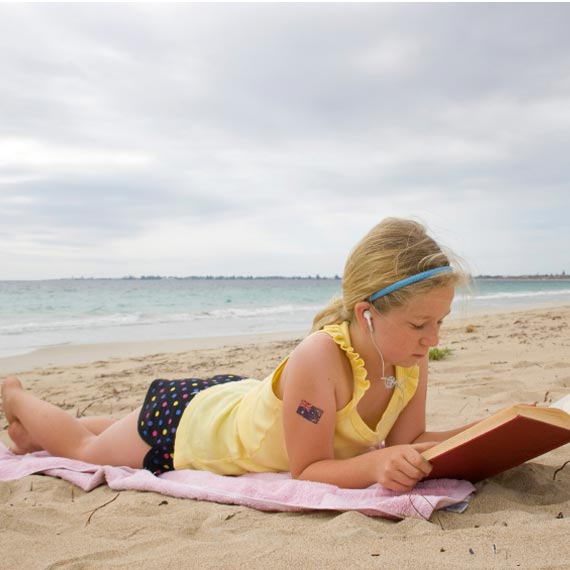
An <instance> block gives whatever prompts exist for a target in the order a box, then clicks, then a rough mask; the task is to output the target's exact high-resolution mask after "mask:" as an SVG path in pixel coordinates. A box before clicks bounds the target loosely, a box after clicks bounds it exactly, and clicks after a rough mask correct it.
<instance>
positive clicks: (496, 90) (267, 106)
mask: <svg viewBox="0 0 570 570" xmlns="http://www.w3.org/2000/svg"><path fill="white" fill-rule="evenodd" d="M569 21H570V4H556V3H555V4H532V3H531V4H527V3H523V4H518V3H517V4H494V3H481V4H472V3H469V4H439V3H435V4H413V3H402V4H393V3H389V4H382V3H363V4H350V3H332V4H326V3H314V4H289V3H279V4H270V3H254V4H221V3H212V4H192V3H186V4H137V3H128V4H113V3H110V4H108V3H106V4H74V3H71V4H46V3H40V4H6V3H4V4H1V5H0V77H1V78H2V79H1V81H0V280H1V279H10V280H12V279H51V278H62V277H122V276H125V275H135V276H139V275H176V276H186V275H235V274H237V275H276V274H278V275H315V274H319V275H326V276H332V275H335V274H339V275H340V274H342V271H343V266H344V262H345V259H346V257H347V255H348V254H349V252H350V250H351V248H352V247H353V245H354V244H355V243H356V242H357V241H358V240H359V239H360V238H361V237H362V236H363V235H364V234H365V233H366V232H367V231H368V230H369V229H370V228H371V227H372V226H373V225H375V224H376V223H377V222H379V221H380V220H381V219H383V218H385V217H387V216H399V217H410V218H413V219H415V220H418V221H421V222H422V223H424V224H426V225H427V227H428V228H429V230H430V232H431V234H432V235H434V236H435V237H436V239H438V240H439V241H440V242H441V243H442V244H444V245H445V246H447V247H449V248H451V249H452V250H453V251H455V252H456V253H457V254H458V255H459V256H461V257H462V258H463V259H464V260H465V261H466V263H467V266H468V267H469V268H470V269H471V271H472V272H473V273H474V274H510V275H519V274H535V273H560V272H562V271H566V272H570V253H569V251H570V249H569V247H568V246H569V244H570V223H569V222H568V216H569V212H568V211H569V208H568V206H570V193H569V186H570V159H569V158H568V156H569V154H570V151H569V148H570V35H569V34H568V33H567V30H568V22H569Z"/></svg>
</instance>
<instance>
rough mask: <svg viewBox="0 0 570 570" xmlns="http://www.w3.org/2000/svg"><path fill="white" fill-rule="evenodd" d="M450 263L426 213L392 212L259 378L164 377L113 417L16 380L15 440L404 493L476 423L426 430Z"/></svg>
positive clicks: (70, 451)
mask: <svg viewBox="0 0 570 570" xmlns="http://www.w3.org/2000/svg"><path fill="white" fill-rule="evenodd" d="M450 262H451V260H450V256H449V255H448V254H445V253H444V252H443V251H442V249H441V247H440V246H438V244H437V243H436V242H435V241H434V240H433V239H432V238H431V237H429V236H428V235H427V234H426V231H425V229H424V228H423V227H422V226H421V225H420V224H418V223H416V222H412V221H408V220H400V219H393V218H389V219H386V220H384V221H383V222H381V223H380V224H378V225H377V226H376V227H374V228H373V229H372V230H371V231H370V232H369V233H368V234H367V235H366V236H365V237H364V238H363V239H362V241H361V242H360V243H359V244H357V246H356V247H355V249H354V250H353V251H352V253H351V255H350V257H349V258H348V260H347V263H346V266H345V271H344V277H343V282H342V289H343V293H342V297H341V298H339V299H337V300H334V301H333V302H332V303H331V304H330V305H329V306H328V307H327V308H326V309H324V310H323V311H322V312H321V313H319V314H318V315H317V316H316V317H315V320H314V323H313V331H312V332H313V334H311V335H309V336H308V337H306V338H305V339H304V340H303V341H302V342H301V343H300V344H299V345H298V346H297V347H296V348H295V350H293V352H292V353H291V354H290V355H289V357H288V358H286V359H285V361H284V362H283V363H282V364H281V365H280V366H279V367H278V368H277V369H276V370H275V371H274V372H273V373H272V374H271V375H270V376H268V377H267V378H266V379H265V380H264V381H262V382H259V381H257V380H253V379H244V378H241V377H239V376H233V375H226V376H215V377H213V378H210V379H206V380H200V379H196V378H188V379H184V380H174V381H167V380H155V381H154V382H153V383H152V384H151V386H150V388H149V390H148V393H147V395H146V398H145V400H144V403H143V405H142V407H141V408H139V409H137V410H135V411H133V412H132V413H131V414H129V415H128V416H126V417H125V418H123V419H121V420H118V421H113V420H110V419H105V418H82V419H81V420H77V419H75V418H73V417H72V416H70V415H69V414H67V413H66V412H65V411H64V410H61V409H59V408H57V407H55V406H53V405H51V404H49V403H47V402H45V401H43V400H40V399H38V398H36V397H34V396H32V395H31V394H29V393H28V392H25V391H24V390H23V388H22V386H21V384H20V382H19V381H18V380H17V379H16V378H8V379H6V380H5V381H4V383H3V386H2V398H3V403H4V413H5V415H6V419H7V420H8V423H9V427H8V433H9V435H10V437H11V439H12V440H13V442H14V444H15V445H14V446H13V448H12V450H13V451H14V452H15V453H19V454H22V453H27V452H30V451H35V450H38V449H44V450H47V451H48V452H49V453H51V454H52V455H58V456H64V457H69V458H73V459H80V460H83V461H86V462H90V463H96V464H108V465H126V466H130V467H134V468H140V467H144V468H146V469H149V470H151V471H152V472H154V473H155V474H157V475H158V474H160V473H162V472H164V471H167V470H169V469H173V468H174V469H184V468H192V469H205V470H210V471H213V472H215V473H220V474H230V475H237V474H242V473H245V472H259V471H290V472H291V474H292V476H293V477H294V478H298V479H308V480H312V481H320V482H324V483H331V484H334V485H337V486H340V487H353V488H358V487H367V486H369V485H372V484H374V483H380V484H381V485H382V486H384V487H385V488H387V489H391V490H393V491H399V492H406V491H408V490H410V489H411V488H412V487H413V486H414V485H415V484H416V483H417V482H418V481H420V480H421V479H422V478H423V477H425V476H426V475H428V474H429V472H430V469H431V467H430V465H429V463H428V462H427V461H426V460H424V458H423V457H422V455H421V453H422V451H425V450H427V449H428V448H429V447H430V446H432V445H433V444H434V443H435V442H437V441H442V440H444V439H447V438H448V437H451V436H452V435H454V434H455V433H458V432H459V431H461V430H463V429H465V428H466V427H467V426H464V427H463V428H460V429H456V430H452V431H449V432H439V433H433V432H431V433H430V432H426V425H425V408H426V389H427V376H428V352H429V348H430V347H432V346H435V345H437V344H438V334H439V328H440V326H441V323H442V321H443V319H444V318H445V317H446V315H447V314H448V313H449V311H450V306H451V302H452V300H453V296H454V290H455V286H456V285H457V284H458V283H459V282H461V281H464V280H465V278H466V276H465V275H464V274H463V273H462V272H461V271H460V270H459V269H458V267H457V264H456V263H455V264H454V266H453V267H452V265H451V263H450ZM382 442H384V445H381V444H382Z"/></svg>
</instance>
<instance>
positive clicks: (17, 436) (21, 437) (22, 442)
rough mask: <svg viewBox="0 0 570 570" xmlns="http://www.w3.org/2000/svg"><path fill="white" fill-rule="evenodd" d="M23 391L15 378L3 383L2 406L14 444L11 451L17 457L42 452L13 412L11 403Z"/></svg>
mask: <svg viewBox="0 0 570 570" xmlns="http://www.w3.org/2000/svg"><path fill="white" fill-rule="evenodd" d="M22 390H23V388H22V383H21V382H20V381H19V380H18V379H17V378H15V377H13V376H11V377H9V378H6V380H4V382H3V383H2V404H3V406H4V415H5V416H6V419H7V420H8V435H9V436H10V439H11V440H12V441H13V442H14V445H13V446H12V447H11V448H10V449H11V450H12V452H13V453H16V454H17V455H23V454H24V453H31V452H32V451H39V450H40V447H39V446H37V445H36V444H35V443H34V442H33V441H32V440H31V438H30V436H29V434H28V432H27V431H26V429H25V428H24V426H23V425H22V424H21V423H20V422H19V421H18V418H17V417H16V416H15V414H14V412H13V411H12V405H11V402H12V401H13V397H14V395H15V394H17V393H18V392H21V391H22Z"/></svg>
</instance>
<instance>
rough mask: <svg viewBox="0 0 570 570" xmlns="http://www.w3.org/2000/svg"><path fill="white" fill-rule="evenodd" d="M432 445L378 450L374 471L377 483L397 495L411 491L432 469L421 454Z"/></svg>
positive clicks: (433, 443)
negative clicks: (376, 466)
mask: <svg viewBox="0 0 570 570" xmlns="http://www.w3.org/2000/svg"><path fill="white" fill-rule="evenodd" d="M434 445H435V442H424V443H412V444H409V445H394V446H392V447H385V448H384V449H379V450H378V451H377V452H376V453H377V454H378V460H379V461H378V468H377V471H376V479H377V481H378V483H379V484H380V485H382V487H384V488H385V489H389V490H390V491H396V492H398V493H404V492H407V491H410V490H411V489H413V488H414V487H415V486H416V484H417V483H418V482H419V481H421V480H422V479H423V478H424V477H426V476H427V475H429V473H430V471H431V469H432V467H431V465H430V463H429V462H428V461H427V460H426V459H424V458H423V456H422V455H421V453H422V451H426V450H428V449H429V448H430V447H433V446H434Z"/></svg>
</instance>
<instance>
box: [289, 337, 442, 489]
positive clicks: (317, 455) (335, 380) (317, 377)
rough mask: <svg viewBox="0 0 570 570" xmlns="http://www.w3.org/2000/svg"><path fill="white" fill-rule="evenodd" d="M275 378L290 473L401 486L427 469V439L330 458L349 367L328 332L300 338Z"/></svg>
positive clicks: (346, 483) (354, 484)
mask: <svg viewBox="0 0 570 570" xmlns="http://www.w3.org/2000/svg"><path fill="white" fill-rule="evenodd" d="M347 376H350V380H347ZM281 380H282V385H281V390H282V399H283V426H284V431H285V444H286V447H287V454H288V457H289V465H290V470H291V474H292V476H293V477H294V478H297V479H307V480H311V481H319V482H323V483H330V484H334V485H337V486H340V487H349V488H364V487H368V486H370V485H372V484H374V483H380V484H381V485H382V486H383V487H385V488H387V489H392V490H394V491H400V492H403V491H408V490H409V489H411V488H412V487H413V486H414V485H415V484H416V483H417V482H418V481H419V480H420V479H422V478H423V477H424V476H425V475H427V474H428V473H429V471H430V470H431V467H430V466H429V463H427V462H426V461H425V460H424V459H423V457H422V456H421V452H422V451H424V450H426V449H428V448H429V447H431V445H432V444H431V443H419V444H414V445H396V446H393V447H390V448H385V449H379V450H374V451H371V452H368V453H364V454H362V455H360V456H357V457H353V458H350V459H335V458H334V431H335V423H336V412H337V409H341V408H342V407H344V405H346V403H347V402H348V401H349V399H350V397H352V372H351V369H350V364H349V363H348V361H347V359H346V357H345V356H344V354H343V353H341V351H340V350H339V349H338V347H337V345H336V344H335V343H334V341H333V340H332V339H331V338H330V337H329V336H328V335H324V334H323V335H320V334H319V335H313V336H312V337H309V338H307V339H306V340H305V341H303V342H302V343H301V344H300V345H299V346H298V347H297V349H296V350H295V351H293V353H292V354H291V356H290V358H289V361H288V362H287V365H286V367H285V369H284V371H283V375H282V377H281ZM347 382H348V383H349V384H348V385H349V386H350V391H349V392H350V395H349V396H348V392H347V390H346V387H347ZM347 396H348V400H347V399H346V398H347ZM345 400H346V401H345ZM410 441H411V440H410ZM408 443H409V442H408Z"/></svg>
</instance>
